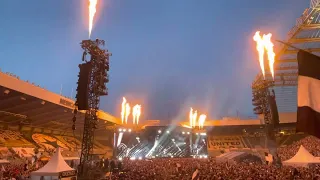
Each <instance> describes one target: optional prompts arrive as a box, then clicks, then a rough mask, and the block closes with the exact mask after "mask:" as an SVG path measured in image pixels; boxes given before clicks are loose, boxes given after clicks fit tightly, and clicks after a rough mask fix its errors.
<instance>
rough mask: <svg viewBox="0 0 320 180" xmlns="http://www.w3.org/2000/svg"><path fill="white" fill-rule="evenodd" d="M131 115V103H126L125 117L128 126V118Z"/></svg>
mask: <svg viewBox="0 0 320 180" xmlns="http://www.w3.org/2000/svg"><path fill="white" fill-rule="evenodd" d="M130 113H131V108H130V105H129V103H126V116H125V120H126V124H128V118H129V115H130Z"/></svg>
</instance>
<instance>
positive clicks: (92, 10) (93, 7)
mask: <svg viewBox="0 0 320 180" xmlns="http://www.w3.org/2000/svg"><path fill="white" fill-rule="evenodd" d="M97 3H98V0H89V39H90V36H91V31H92V26H93V18H94V15H95V14H96V12H97V8H96V7H97Z"/></svg>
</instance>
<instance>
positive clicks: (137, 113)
mask: <svg viewBox="0 0 320 180" xmlns="http://www.w3.org/2000/svg"><path fill="white" fill-rule="evenodd" d="M132 115H133V124H137V125H138V124H139V118H140V115H141V105H139V104H136V105H135V106H134V107H133V111H132Z"/></svg>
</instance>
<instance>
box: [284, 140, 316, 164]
mask: <svg viewBox="0 0 320 180" xmlns="http://www.w3.org/2000/svg"><path fill="white" fill-rule="evenodd" d="M318 163H320V160H319V159H318V158H316V157H314V156H313V155H312V154H310V153H309V151H308V150H306V149H305V148H304V147H303V146H302V145H301V146H300V148H299V150H298V152H297V153H296V155H294V156H293V157H292V158H291V159H289V160H286V161H284V162H283V164H286V165H298V166H306V165H308V164H318Z"/></svg>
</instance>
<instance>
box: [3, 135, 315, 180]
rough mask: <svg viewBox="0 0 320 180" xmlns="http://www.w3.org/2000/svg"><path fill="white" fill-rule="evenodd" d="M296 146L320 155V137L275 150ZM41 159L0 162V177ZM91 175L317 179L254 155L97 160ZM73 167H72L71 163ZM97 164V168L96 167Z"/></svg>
mask: <svg viewBox="0 0 320 180" xmlns="http://www.w3.org/2000/svg"><path fill="white" fill-rule="evenodd" d="M300 145H303V146H304V147H305V148H306V149H307V150H308V151H310V152H311V153H312V154H313V155H315V156H318V157H319V156H320V140H319V139H317V138H315V137H312V136H308V137H306V138H304V139H302V140H300V141H297V142H295V143H293V144H291V145H289V146H287V147H281V148H279V149H278V153H279V156H280V157H281V159H282V160H286V159H289V158H291V157H293V156H294V155H295V153H296V152H297V151H298V149H299V147H300ZM44 163H45V162H43V161H41V160H40V159H39V160H37V162H36V163H34V162H33V163H31V162H30V161H29V162H26V161H21V160H20V161H19V160H16V161H12V162H11V163H10V164H7V165H0V168H1V173H0V179H1V178H3V179H5V178H7V179H8V178H15V179H21V180H22V179H27V178H28V177H29V176H30V172H32V171H34V170H37V169H38V168H40V167H42V166H43V165H44ZM94 166H95V168H93V169H92V174H95V173H96V171H97V170H99V171H101V172H102V171H103V172H107V171H109V170H110V173H109V175H108V177H107V178H109V179H112V180H114V179H118V180H121V179H123V180H149V179H150V180H151V179H152V180H169V179H170V180H171V179H172V180H184V179H186V180H189V179H191V177H192V175H193V174H194V172H195V171H196V170H197V172H198V175H199V180H228V179H232V180H233V179H234V180H242V179H243V180H259V179H271V180H272V179H281V180H282V179H283V180H286V179H288V180H291V179H295V180H300V179H301V180H302V179H304V180H309V179H310V180H316V179H319V180H320V166H317V165H314V166H311V167H309V168H294V167H288V166H282V167H280V168H279V167H276V166H270V165H267V164H265V163H264V161H259V160H258V159H256V158H255V157H251V156H250V157H246V158H245V159H241V161H239V162H238V163H230V162H229V163H221V162H216V161H215V159H214V158H212V159H195V158H163V159H162V158H159V159H149V160H148V159H146V160H129V159H124V160H123V161H108V160H106V161H101V162H96V164H95V165H94ZM74 167H75V166H74ZM98 167H99V168H98Z"/></svg>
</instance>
